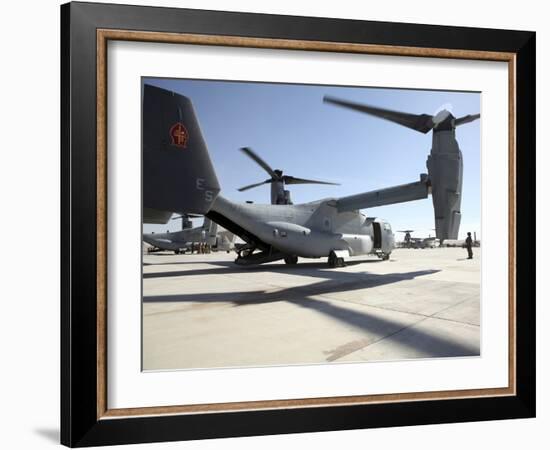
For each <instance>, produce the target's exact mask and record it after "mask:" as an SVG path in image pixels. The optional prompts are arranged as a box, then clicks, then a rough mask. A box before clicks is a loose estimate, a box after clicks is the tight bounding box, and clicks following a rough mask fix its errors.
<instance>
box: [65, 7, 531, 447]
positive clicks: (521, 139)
mask: <svg viewBox="0 0 550 450" xmlns="http://www.w3.org/2000/svg"><path fill="white" fill-rule="evenodd" d="M118 40H120V41H136V42H156V43H159V44H171V45H177V44H178V43H185V44H193V45H194V44H197V45H208V46H230V47H234V48H237V49H238V48H260V49H261V48H267V49H281V50H293V51H296V52H298V54H299V52H302V51H320V52H336V53H353V54H379V55H388V56H395V57H399V56H408V57H422V58H448V59H467V60H469V59H472V60H488V61H503V62H506V63H507V64H508V71H509V93H508V94H509V111H508V112H507V113H508V118H509V148H508V155H507V156H508V158H509V191H508V202H509V203H508V205H509V222H508V242H507V243H506V245H507V247H508V252H509V272H508V273H509V277H510V279H509V285H508V307H509V319H508V330H509V350H508V352H509V366H508V370H509V374H508V375H509V383H508V386H507V387H506V388H494V389H481V390H480V389H475V390H463V391H434V392H422V393H418V392H412V393H410V394H403V393H400V394H392V393H388V394H381V395H368V396H353V397H345V398H344V397H322V398H301V399H285V400H267V401H263V402H238V403H231V404H227V403H225V404H222V403H213V404H205V405H199V406H197V405H195V406H189V405H173V406H162V407H156V405H151V406H150V407H148V408H137V409H131V408H130V409H110V408H109V407H108V404H107V356H106V346H107V341H108V339H109V336H108V329H107V315H108V310H107V302H106V295H107V286H106V283H107V270H108V269H107V218H106V215H107V207H106V206H107V203H108V199H107V190H106V183H107V171H108V170H109V169H108V167H107V164H106V146H107V135H108V133H109V131H108V122H107V116H106V111H107V108H106V99H107V89H108V87H107V83H106V82H107V43H108V42H109V41H118ZM535 40H536V39H535V33H533V32H527V31H509V30H493V29H479V28H462V27H447V26H433V25H417V24H404V23H386V22H369V21H355V20H342V19H328V18H311V17H292V16H276V15H264V14H249V13H230V12H218V11H201V10H190V9H173V8H154V7H138V6H126V5H114V4H93V3H78V2H77V3H69V4H66V5H62V7H61V57H62V62H61V64H62V66H61V144H62V149H61V150H62V151H61V176H62V178H61V205H62V216H61V224H62V227H61V261H62V263H61V293H62V295H61V442H62V444H64V445H67V446H70V447H80V446H92V445H112V444H126V443H144V442H160V441H176V440H189V439H206V438H216V437H237V436H252V435H266V434H281V433H300V432H318V431H331V430H348V429H357V428H372V427H389V426H404V425H420V424H435V423H448V422H465V421H481V420H496V419H511V418H528V417H534V416H535V331H536V330H535V302H534V299H535V271H534V267H535V256H534V255H535V253H534V246H533V236H534V231H535V230H534V227H535V177H534V172H535V171H534V168H535V101H536V92H535ZM519 261H521V264H518V262H519Z"/></svg>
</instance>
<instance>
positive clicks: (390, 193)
mask: <svg viewBox="0 0 550 450" xmlns="http://www.w3.org/2000/svg"><path fill="white" fill-rule="evenodd" d="M428 193H429V184H428V176H427V175H426V174H422V175H420V181H416V182H414V183H408V184H401V185H399V186H392V187H389V188H385V189H378V190H376V191H369V192H363V193H361V194H356V195H350V196H348V197H341V198H338V199H335V200H331V201H329V204H330V205H331V206H334V207H335V208H337V209H338V212H345V211H354V210H358V209H364V208H374V207H375V206H383V205H393V204H394V203H403V202H412V201H414V200H420V199H423V198H427V197H428Z"/></svg>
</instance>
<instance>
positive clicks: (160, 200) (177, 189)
mask: <svg viewBox="0 0 550 450" xmlns="http://www.w3.org/2000/svg"><path fill="white" fill-rule="evenodd" d="M142 133H143V161H142V163H143V207H144V211H148V210H154V211H158V212H189V213H196V214H206V213H207V212H208V211H209V210H210V207H211V206H212V203H213V202H214V200H215V199H216V197H217V195H218V193H219V191H220V185H219V183H218V179H217V177H216V173H215V171H214V168H213V166H212V162H211V161H210V156H209V154H208V149H207V147H206V143H205V142H204V138H203V136H202V133H201V129H200V126H199V123H198V121H197V118H196V116H195V111H194V109H193V105H192V103H191V100H189V99H188V98H187V97H184V96H183V95H179V94H176V93H175V92H171V91H167V90H165V89H161V88H158V87H155V86H151V85H147V84H146V85H145V86H144V89H143V111H142ZM158 216H162V214H157V217H158ZM168 217H169V215H168ZM144 221H147V218H146V217H144Z"/></svg>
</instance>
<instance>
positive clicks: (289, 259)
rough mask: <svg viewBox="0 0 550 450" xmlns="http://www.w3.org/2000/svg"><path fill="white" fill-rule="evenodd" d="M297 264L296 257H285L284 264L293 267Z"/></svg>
mask: <svg viewBox="0 0 550 450" xmlns="http://www.w3.org/2000/svg"><path fill="white" fill-rule="evenodd" d="M297 263H298V257H297V256H287V257H285V264H290V265H294V264H297Z"/></svg>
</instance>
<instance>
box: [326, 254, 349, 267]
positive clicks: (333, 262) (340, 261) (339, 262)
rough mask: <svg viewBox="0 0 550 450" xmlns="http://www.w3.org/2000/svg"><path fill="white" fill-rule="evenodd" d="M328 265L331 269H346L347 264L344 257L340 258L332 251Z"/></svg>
mask: <svg viewBox="0 0 550 450" xmlns="http://www.w3.org/2000/svg"><path fill="white" fill-rule="evenodd" d="M328 265H329V267H344V266H345V265H346V264H345V262H344V258H343V257H342V256H338V255H337V254H336V253H334V252H333V251H332V252H330V254H329V255H328Z"/></svg>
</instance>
